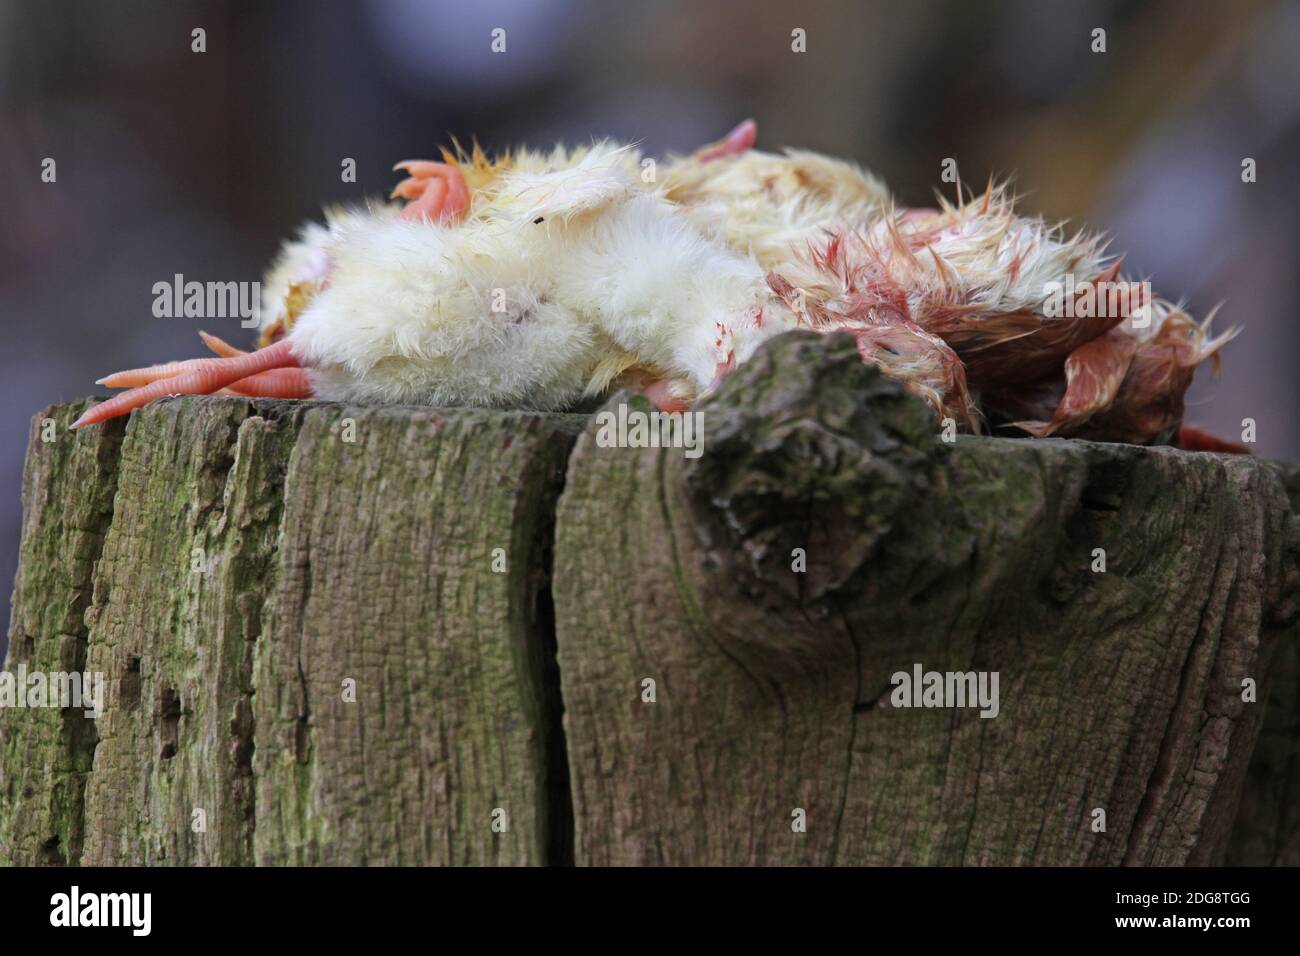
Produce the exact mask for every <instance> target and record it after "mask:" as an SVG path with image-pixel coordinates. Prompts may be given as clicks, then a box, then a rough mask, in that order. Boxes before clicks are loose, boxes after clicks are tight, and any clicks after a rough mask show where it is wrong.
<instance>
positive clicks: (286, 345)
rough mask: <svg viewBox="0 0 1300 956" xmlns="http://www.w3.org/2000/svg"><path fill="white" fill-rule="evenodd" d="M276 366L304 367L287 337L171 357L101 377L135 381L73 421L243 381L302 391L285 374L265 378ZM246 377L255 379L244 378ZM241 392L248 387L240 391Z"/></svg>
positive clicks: (116, 383)
mask: <svg viewBox="0 0 1300 956" xmlns="http://www.w3.org/2000/svg"><path fill="white" fill-rule="evenodd" d="M273 369H274V370H285V369H294V370H300V369H299V366H298V359H297V357H296V356H295V355H294V354H293V352H292V351H291V349H290V342H289V340H288V339H282V340H280V341H279V342H276V343H275V344H274V345H268V346H267V347H266V348H264V349H259V350H257V351H256V352H247V353H244V354H242V355H232V356H230V357H228V358H212V359H190V360H188V361H185V362H169V363H167V364H166V365H154V366H151V367H149V368H142V369H132V370H130V371H127V372H118V373H116V374H114V375H109V376H108V377H107V378H103V379H100V384H103V385H108V386H110V387H113V388H118V387H122V386H128V385H129V386H132V387H131V388H130V389H129V390H128V391H125V392H123V393H122V394H121V395H117V396H114V397H113V398H110V399H109V400H108V401H106V402H104V403H103V404H100V405H96V406H95V407H94V408H90V409H87V410H86V413H85V414H84V415H82V416H81V417H80V418H78V419H77V420H76V421H75V422H73V423H72V427H73V428H84V427H85V426H87V425H94V424H96V423H98V422H102V421H107V420H108V419H110V418H116V417H118V416H119V415H125V414H127V413H129V412H131V411H132V410H133V409H136V408H142V407H143V406H145V405H148V404H149V403H150V402H152V401H154V400H156V399H159V398H164V397H166V396H169V395H211V394H213V393H214V392H219V391H221V390H222V389H224V388H228V387H230V388H234V387H235V386H238V385H244V387H246V388H259V387H261V388H266V389H268V390H269V389H270V388H272V387H273V386H274V388H275V389H277V393H276V394H272V395H268V396H267V397H274V398H281V397H302V396H299V395H292V396H286V395H284V394H283V390H284V388H285V387H286V381H285V377H284V376H278V377H275V378H274V379H270V380H262V379H261V377H260V374H259V373H265V372H269V371H271V370H273ZM247 380H252V381H251V383H249V384H245V383H246V381H247ZM288 384H290V385H294V386H295V387H298V388H301V387H303V386H307V383H306V379H305V376H304V377H303V378H302V379H301V380H297V381H295V380H294V379H292V378H290V379H289V381H288ZM308 387H309V386H308ZM239 394H247V393H246V392H242V391H241V392H240V393H239ZM259 394H262V393H259Z"/></svg>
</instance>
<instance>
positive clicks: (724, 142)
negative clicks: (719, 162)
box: [695, 119, 758, 163]
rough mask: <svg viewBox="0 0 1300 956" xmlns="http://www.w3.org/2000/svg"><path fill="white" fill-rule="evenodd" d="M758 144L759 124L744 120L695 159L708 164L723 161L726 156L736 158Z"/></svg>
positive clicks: (696, 155) (702, 150)
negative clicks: (717, 160) (716, 160)
mask: <svg viewBox="0 0 1300 956" xmlns="http://www.w3.org/2000/svg"><path fill="white" fill-rule="evenodd" d="M756 142H758V124H757V123H755V122H754V121H753V120H752V119H747V120H743V121H741V122H740V123H739V124H738V125H737V126H736V128H735V129H733V130H732V131H731V132H730V133H728V134H727V135H726V136H724V137H723V138H722V139H720V140H718V141H717V142H716V143H711V144H709V145H708V146H705V147H704V148H703V149H701V150H700V151H699V152H697V153H696V154H695V158H696V159H698V160H699V161H700V162H702V163H707V162H710V161H711V160H715V159H722V158H723V157H724V156H736V155H739V154H740V153H743V152H746V151H748V150H751V149H753V148H754V144H755V143H756Z"/></svg>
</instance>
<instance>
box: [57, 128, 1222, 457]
mask: <svg viewBox="0 0 1300 956" xmlns="http://www.w3.org/2000/svg"><path fill="white" fill-rule="evenodd" d="M755 138H756V129H755V127H754V124H753V123H752V122H749V121H746V122H745V123H742V124H741V125H740V126H738V127H737V128H736V129H735V130H733V131H732V132H731V133H730V134H729V135H728V136H727V137H726V138H724V139H723V140H720V141H719V142H717V143H715V144H712V145H710V146H708V147H705V148H703V149H701V150H699V151H697V152H696V153H695V154H693V155H691V156H688V157H681V158H674V159H669V160H666V161H664V162H662V163H655V162H654V161H652V160H650V159H645V158H643V157H642V156H641V154H640V153H639V152H638V151H637V150H636V149H634V148H632V147H630V146H624V145H619V144H615V143H609V142H602V143H597V144H595V145H592V146H590V147H584V148H578V149H572V150H570V149H564V148H558V147H557V148H556V149H555V150H553V151H551V152H548V153H541V152H533V151H530V150H520V151H517V152H514V153H510V154H507V155H505V156H503V157H501V158H498V159H496V160H489V159H488V158H487V157H486V156H485V155H484V154H483V153H482V152H481V151H480V150H479V149H478V148H477V147H476V148H475V149H474V150H472V151H471V152H468V153H466V152H464V151H462V150H460V149H459V148H458V149H457V150H456V152H454V153H453V152H450V151H444V153H443V161H442V162H428V161H409V162H405V163H399V164H398V167H397V168H400V169H403V170H405V172H406V173H407V174H408V178H407V179H406V180H405V181H403V182H402V183H401V184H400V185H399V186H398V187H397V188H396V189H395V190H394V193H393V197H392V198H394V199H398V198H400V199H403V200H405V204H404V205H399V204H395V203H391V204H390V203H384V204H372V205H367V206H365V207H358V208H350V209H337V210H331V211H329V212H328V213H327V216H326V222H325V224H323V225H321V224H315V223H312V224H308V225H307V226H306V227H304V228H303V230H302V231H301V232H300V234H299V235H298V237H297V238H296V239H294V240H292V241H290V242H288V243H286V245H285V246H284V248H283V250H282V251H281V254H280V256H279V258H278V260H277V262H276V263H275V265H274V266H273V268H272V269H271V271H270V273H269V275H268V277H267V279H266V281H265V282H264V283H263V307H262V330H261V331H262V337H261V341H260V343H259V346H260V347H259V348H258V349H257V350H255V351H251V352H244V351H241V350H239V349H236V348H234V347H232V346H230V345H228V344H226V343H225V342H223V341H221V340H220V339H217V338H216V337H214V336H209V335H205V336H204V340H205V341H206V342H207V343H208V345H209V347H210V348H212V350H213V351H215V352H216V353H217V354H218V356H219V357H217V358H207V359H191V360H188V361H182V362H171V363H168V364H166V365H158V366H153V367H150V368H142V369H135V370H132V371H129V372H120V373H117V374H116V375H111V376H109V377H108V378H106V379H102V380H101V384H105V385H108V386H111V387H124V388H128V389H129V390H128V391H126V392H124V393H122V394H120V395H118V396H116V397H114V398H112V399H110V400H109V401H106V402H104V403H102V404H100V405H97V406H95V407H94V408H92V409H90V410H89V411H88V412H87V413H86V414H85V415H84V416H83V417H82V418H81V419H80V420H79V421H78V422H77V426H78V427H80V426H84V425H89V424H93V423H95V422H99V421H103V420H105V419H108V418H111V417H114V416H116V415H122V414H126V413H127V412H129V411H130V410H132V409H134V408H138V407H140V406H142V405H144V404H147V403H148V402H150V401H153V400H154V399H156V398H159V397H162V396H164V395H175V394H211V393H221V394H238V395H249V396H266V397H278V398H308V397H316V398H322V399H328V400H333V401H341V402H352V403H363V404H378V403H418V404H429V405H444V406H450V405H470V406H486V407H504V408H524V409H539V410H547V409H560V408H565V407H568V406H571V405H573V404H575V403H576V402H579V401H581V400H582V399H584V398H589V397H592V396H599V395H601V394H603V393H605V392H607V391H608V390H610V389H612V388H617V387H625V386H630V387H633V388H636V389H639V390H640V391H643V392H644V393H646V394H647V395H648V396H649V397H650V398H651V399H652V400H653V401H654V402H655V403H656V404H658V405H659V406H660V407H661V408H664V409H666V410H681V409H685V408H688V407H690V406H691V405H692V404H693V403H694V402H696V401H697V400H698V399H699V398H701V397H702V396H704V395H706V394H708V393H709V392H710V391H711V390H713V389H715V388H716V387H717V386H718V384H719V383H720V382H721V380H722V378H723V377H724V376H725V375H726V374H727V373H728V372H729V371H730V370H731V369H733V368H735V366H736V365H737V364H738V363H740V362H744V361H745V360H746V359H748V358H749V357H750V355H752V354H753V352H754V350H755V349H756V348H757V347H758V346H759V344H761V343H762V342H763V341H764V340H765V339H767V338H768V337H770V336H773V335H777V334H779V333H781V332H784V331H788V330H790V329H797V328H803V329H811V330H814V331H820V332H831V331H846V332H849V333H851V334H852V335H854V336H855V337H856V339H857V342H858V349H859V352H860V354H861V355H862V358H863V360H864V361H867V362H871V363H874V364H876V365H878V366H879V367H880V368H881V370H882V371H883V372H884V373H885V374H886V375H888V376H890V377H892V378H894V379H897V380H898V381H899V382H901V383H903V384H904V385H905V386H906V387H907V388H908V389H909V390H911V391H912V392H914V393H915V394H916V395H918V396H920V397H921V398H922V399H924V400H925V401H926V402H927V403H928V404H929V405H930V406H931V407H932V408H933V409H934V411H935V412H936V414H937V416H938V417H939V418H940V419H948V420H951V422H953V423H955V424H956V425H958V426H959V427H960V428H962V429H963V430H967V431H971V432H980V431H985V430H988V429H990V428H993V427H1013V428H1014V429H1017V430H1018V431H1019V433H1022V434H1023V433H1028V434H1029V435H1033V436H1039V437H1042V436H1047V435H1062V436H1078V437H1084V438H1091V439H1095V440H1103V441H1123V442H1131V443H1136V444H1149V443H1153V442H1170V441H1175V440H1177V439H1178V437H1179V434H1180V433H1179V427H1180V425H1181V422H1182V416H1183V395H1184V393H1185V391H1186V390H1187V387H1188V385H1190V383H1191V379H1192V375H1193V373H1194V371H1195V369H1196V366H1197V365H1199V364H1200V363H1201V362H1204V361H1205V360H1206V359H1211V358H1212V359H1214V361H1216V362H1217V352H1218V350H1219V349H1220V348H1221V347H1222V345H1223V344H1224V343H1225V342H1226V341H1227V340H1228V339H1230V338H1231V337H1232V336H1233V334H1234V332H1235V330H1234V331H1230V332H1228V333H1226V334H1223V335H1220V336H1218V337H1211V335H1210V334H1209V328H1208V327H1209V319H1207V320H1206V321H1205V322H1204V323H1200V324H1198V323H1196V322H1194V321H1193V320H1192V319H1191V318H1190V317H1189V316H1188V315H1187V314H1186V313H1185V312H1184V311H1182V309H1180V308H1179V307H1177V306H1175V305H1173V304H1171V303H1169V302H1167V301H1165V300H1162V299H1159V298H1156V297H1154V296H1150V295H1149V294H1145V293H1144V291H1143V290H1144V288H1145V286H1144V284H1138V283H1126V282H1124V280H1123V279H1121V278H1120V274H1119V265H1120V263H1119V262H1118V261H1113V260H1111V259H1109V258H1108V257H1107V256H1106V254H1105V250H1104V247H1103V245H1102V243H1101V242H1100V241H1099V239H1098V238H1097V237H1096V236H1093V235H1090V234H1087V233H1081V234H1077V235H1066V234H1065V233H1064V232H1063V231H1062V230H1061V229H1060V228H1059V227H1052V226H1050V225H1048V224H1047V223H1045V222H1044V221H1043V220H1041V219H1035V218H1024V217H1022V216H1019V215H1017V214H1016V212H1015V211H1014V208H1013V205H1014V203H1013V200H1012V198H1011V197H1010V195H1009V194H1008V191H1007V189H1006V188H1005V187H1003V186H995V185H993V184H990V185H989V187H988V189H987V190H986V191H985V192H984V194H983V195H980V196H968V197H966V198H962V196H961V195H960V192H959V196H958V198H957V200H956V201H955V202H952V203H950V202H948V201H946V200H940V201H939V205H938V207H937V208H925V209H917V208H910V209H908V208H900V207H898V206H896V205H895V204H894V202H893V200H892V199H891V197H890V195H889V193H888V191H887V190H886V189H885V187H884V186H883V185H882V184H881V183H880V182H879V181H878V180H877V179H875V178H874V177H873V176H871V175H870V174H868V173H867V172H865V171H864V170H862V169H860V168H859V167H857V166H855V165H853V164H852V163H848V162H844V161H841V160H837V159H831V158H829V157H826V156H821V155H818V154H815V153H811V152H803V151H798V150H787V151H786V152H785V153H783V154H780V155H778V154H773V153H767V152H761V151H758V150H756V149H754V148H753V146H754V142H755ZM1062 289H1065V290H1068V295H1069V298H1068V300H1067V301H1065V302H1064V303H1063V304H1064V306H1065V308H1060V306H1061V305H1062V303H1061V302H1060V301H1059V299H1060V290H1062ZM1116 289H1119V290H1120V294H1119V295H1116V294H1115V290H1116ZM1052 294H1056V295H1057V298H1058V302H1057V307H1056V308H1053V307H1052V305H1051V302H1050V299H1051V295H1052ZM1085 300H1086V304H1087V307H1086V308H1083V307H1081V308H1071V306H1072V305H1075V304H1078V305H1083V304H1084V303H1085Z"/></svg>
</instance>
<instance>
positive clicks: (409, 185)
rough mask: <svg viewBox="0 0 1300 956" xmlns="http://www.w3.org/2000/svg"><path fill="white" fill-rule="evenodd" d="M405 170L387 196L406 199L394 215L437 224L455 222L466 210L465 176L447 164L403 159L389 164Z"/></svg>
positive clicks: (467, 208) (467, 195) (467, 203)
mask: <svg viewBox="0 0 1300 956" xmlns="http://www.w3.org/2000/svg"><path fill="white" fill-rule="evenodd" d="M393 169H394V170H397V169H400V170H403V171H405V172H406V173H409V174H410V175H409V176H408V178H406V179H403V180H402V181H401V182H400V183H398V184H397V186H396V187H395V188H394V189H393V192H392V194H391V195H390V196H389V198H390V199H397V198H398V197H401V198H402V199H405V200H407V204H406V208H405V209H403V210H402V211H401V212H400V213H398V216H399V217H400V218H402V219H410V220H412V221H414V222H419V221H421V220H422V219H428V220H429V221H430V222H436V223H439V224H441V225H446V224H448V223H452V222H455V221H456V220H458V219H460V218H461V217H463V216H464V215H465V213H466V212H468V211H469V187H468V186H466V185H465V176H464V174H463V173H461V171H460V169H459V168H458V167H456V166H454V165H452V164H451V163H435V162H431V161H429V160H424V159H407V160H403V161H402V162H400V163H398V164H397V165H396V166H394V167H393Z"/></svg>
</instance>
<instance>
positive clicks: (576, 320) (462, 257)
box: [289, 144, 781, 409]
mask: <svg viewBox="0 0 1300 956" xmlns="http://www.w3.org/2000/svg"><path fill="white" fill-rule="evenodd" d="M556 167H558V168H556ZM635 168H636V167H635V162H634V159H633V158H631V155H630V151H629V150H627V149H625V148H620V147H617V146H614V145H608V144H607V145H598V146H596V147H593V148H591V149H589V150H585V151H583V152H582V153H581V154H580V155H578V156H576V157H575V156H572V155H571V154H566V155H564V156H563V157H560V158H558V159H557V158H556V157H554V156H552V157H551V158H550V159H547V160H545V161H543V160H540V159H534V158H533V157H527V156H526V157H525V158H524V159H523V160H522V161H521V162H519V163H518V164H517V165H515V166H513V167H511V168H509V169H506V170H504V171H502V172H500V173H499V174H498V175H497V176H496V177H495V178H494V180H493V181H492V183H491V185H490V186H489V187H487V188H485V189H484V190H483V191H482V192H481V193H480V194H478V195H476V196H475V204H474V208H473V211H472V212H471V214H470V215H469V216H468V217H467V218H466V219H465V220H464V221H462V222H460V223H458V224H456V225H455V226H452V227H440V226H436V225H433V224H430V223H425V222H408V221H404V220H401V219H396V218H394V217H392V216H383V215H381V216H376V217H372V218H367V217H364V216H350V217H341V218H338V219H336V220H334V221H333V222H332V223H331V227H330V229H329V232H328V236H327V237H324V238H322V236H321V234H320V233H318V232H311V233H309V234H308V236H307V237H306V238H307V239H308V240H309V243H316V245H315V246H313V248H312V253H311V254H307V253H302V254H300V253H299V251H297V250H295V252H294V253H293V254H292V255H291V257H290V262H291V264H292V265H297V264H299V263H301V262H307V261H310V259H311V255H312V254H315V253H316V252H317V251H319V252H321V253H323V254H324V255H325V256H326V257H327V258H328V260H329V262H330V270H329V276H328V283H327V284H326V285H325V286H324V287H323V288H322V289H321V290H320V291H319V292H318V293H317V294H316V295H315V297H314V298H313V300H312V302H311V304H310V305H309V306H308V307H307V308H306V309H305V310H304V311H303V312H302V314H301V315H300V316H299V317H298V318H297V320H296V321H295V322H294V324H293V327H292V329H291V331H290V332H289V338H290V341H291V342H292V345H293V350H294V352H295V353H296V354H297V355H298V357H299V358H300V360H301V361H302V363H303V364H304V365H306V366H308V367H309V368H310V369H311V376H312V382H313V385H314V388H315V391H316V394H318V395H319V396H320V397H323V398H328V399H333V400H340V401H356V402H419V403H428V404H439V405H456V404H468V405H486V406H494V405H495V406H512V407H528V408H541V409H546V408H559V407H563V406H565V405H567V404H570V403H572V402H573V401H575V400H576V399H578V398H580V397H581V396H583V395H584V394H593V393H596V392H599V391H601V390H603V389H604V388H605V387H607V386H608V385H609V384H610V383H611V382H612V381H613V380H614V379H616V378H617V377H618V375H620V374H621V373H623V372H625V371H628V370H630V369H634V368H636V369H641V370H643V371H649V372H652V373H654V374H657V375H661V376H663V377H665V378H668V379H670V380H672V381H674V382H677V383H678V384H679V388H678V394H682V395H689V396H694V395H696V394H698V393H699V392H701V391H703V390H704V389H706V388H707V387H708V386H709V385H710V384H711V383H712V382H713V380H714V378H715V377H716V375H717V374H718V369H719V366H725V365H726V363H727V362H728V361H733V362H734V361H736V360H741V359H743V358H747V357H748V355H749V353H751V352H752V351H753V349H754V348H755V347H756V346H757V344H758V342H759V341H761V340H762V338H764V337H766V336H767V335H771V334H774V333H775V332H777V331H780V328H781V325H780V323H779V322H778V321H777V319H776V318H775V317H771V318H770V319H769V321H767V322H765V323H764V322H762V321H761V320H759V321H756V319H759V316H760V315H761V311H762V309H763V307H764V306H765V305H766V306H768V307H769V308H770V307H771V303H772V297H771V294H770V292H769V291H768V289H767V286H766V282H765V279H764V273H763V271H762V269H760V268H759V266H758V265H757V264H756V263H755V262H753V261H752V260H751V259H748V258H746V257H742V256H738V255H736V254H734V253H733V252H731V251H729V250H728V249H726V248H725V247H723V246H721V245H719V244H717V243H711V242H709V241H707V240H706V239H704V238H703V237H701V236H700V235H699V234H698V233H697V232H696V231H695V230H694V229H693V228H692V226H691V225H690V223H689V221H687V219H686V218H685V217H683V216H682V215H681V214H680V210H679V208H678V207H677V206H675V205H674V204H673V203H671V202H669V201H668V200H667V199H666V198H664V196H663V195H662V194H660V193H658V192H651V191H647V190H646V189H644V188H643V186H642V184H641V182H640V180H639V178H638V177H637V176H636V174H635V172H634V170H635Z"/></svg>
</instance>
